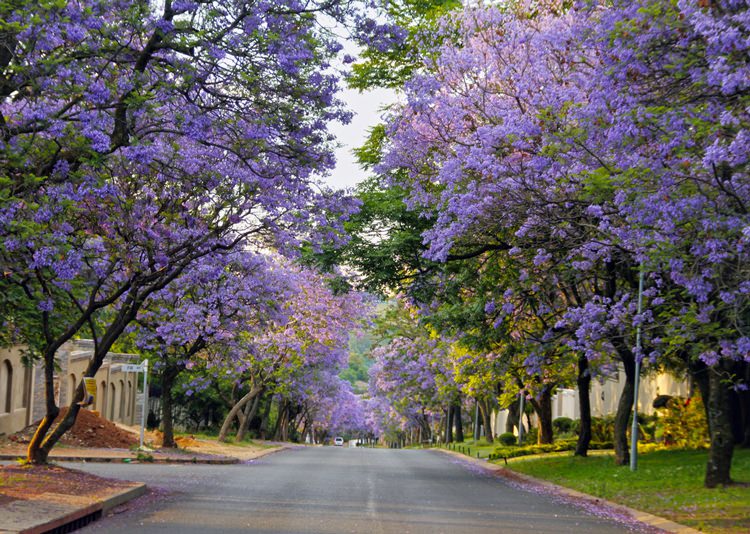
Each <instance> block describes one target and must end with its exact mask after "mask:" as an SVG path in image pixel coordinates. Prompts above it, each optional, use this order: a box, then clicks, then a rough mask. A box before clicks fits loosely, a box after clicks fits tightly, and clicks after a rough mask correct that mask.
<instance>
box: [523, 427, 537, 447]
mask: <svg viewBox="0 0 750 534" xmlns="http://www.w3.org/2000/svg"><path fill="white" fill-rule="evenodd" d="M537 441H539V429H538V428H529V429H528V430H527V431H526V432H525V433H524V435H523V442H524V443H525V444H526V445H533V444H534V443H536V442H537Z"/></svg>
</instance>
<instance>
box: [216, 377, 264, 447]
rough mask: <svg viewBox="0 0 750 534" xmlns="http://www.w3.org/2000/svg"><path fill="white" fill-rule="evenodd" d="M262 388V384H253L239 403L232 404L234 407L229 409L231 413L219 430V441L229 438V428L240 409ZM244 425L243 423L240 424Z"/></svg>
mask: <svg viewBox="0 0 750 534" xmlns="http://www.w3.org/2000/svg"><path fill="white" fill-rule="evenodd" d="M261 390H262V388H261V387H260V386H252V387H251V388H250V391H248V392H247V394H245V396H243V397H242V398H241V399H240V400H238V401H237V404H235V405H234V406H232V409H231V410H229V413H228V414H227V416H226V417H225V418H224V423H223V424H222V425H221V430H219V436H218V437H217V438H216V439H217V440H218V441H226V440H227V434H229V429H230V428H231V426H232V422H233V421H234V418H235V417H237V416H238V414H239V413H240V411H241V410H242V409H244V407H245V405H246V404H247V403H248V402H250V401H251V400H253V399H254V398H255V397H256V396H257V395H258V394H259V393H260V391H261ZM240 426H242V425H240Z"/></svg>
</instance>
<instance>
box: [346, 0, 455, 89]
mask: <svg viewBox="0 0 750 534" xmlns="http://www.w3.org/2000/svg"><path fill="white" fill-rule="evenodd" d="M461 5H462V4H461V2H459V1H457V0H397V1H393V2H388V3H387V8H386V16H387V17H388V19H389V20H391V21H393V22H395V23H396V24H398V25H399V26H400V27H401V28H404V29H406V31H407V32H408V35H407V37H406V39H404V41H403V42H402V43H401V45H400V46H392V47H389V48H388V49H386V50H382V49H379V48H378V47H373V46H371V47H368V48H366V49H365V50H364V51H363V52H362V54H361V59H362V61H360V62H359V63H356V64H355V65H353V66H352V73H351V75H350V76H349V78H348V79H347V81H348V83H349V86H350V87H352V88H354V89H359V90H360V91H363V90H366V89H372V88H374V87H390V88H394V89H400V88H401V87H403V85H404V83H405V82H406V81H408V80H409V79H410V78H411V77H412V75H413V74H414V72H415V71H416V70H418V69H419V68H421V67H422V61H421V57H422V54H423V53H424V51H425V50H426V49H427V48H428V46H429V45H434V43H433V42H430V43H429V45H428V43H427V42H426V41H425V39H429V37H428V35H427V32H428V30H429V28H430V27H432V26H434V24H435V22H436V21H437V20H438V19H439V18H440V17H441V16H442V15H444V14H446V13H448V12H450V11H451V10H454V9H458V8H460V7H461Z"/></svg>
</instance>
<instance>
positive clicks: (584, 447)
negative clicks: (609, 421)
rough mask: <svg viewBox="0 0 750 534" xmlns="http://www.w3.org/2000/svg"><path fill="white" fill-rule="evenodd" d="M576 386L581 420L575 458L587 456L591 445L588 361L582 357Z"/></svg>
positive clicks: (579, 357)
mask: <svg viewBox="0 0 750 534" xmlns="http://www.w3.org/2000/svg"><path fill="white" fill-rule="evenodd" d="M576 384H577V385H578V410H579V411H580V412H581V419H580V429H579V430H578V442H577V443H576V451H575V456H587V455H588V451H589V443H591V397H590V390H591V373H590V372H589V361H588V359H587V358H586V356H584V355H580V356H578V377H577V378H576Z"/></svg>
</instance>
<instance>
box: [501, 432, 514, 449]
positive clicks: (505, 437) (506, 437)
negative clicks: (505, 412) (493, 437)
mask: <svg viewBox="0 0 750 534" xmlns="http://www.w3.org/2000/svg"><path fill="white" fill-rule="evenodd" d="M497 439H498V441H499V442H500V443H502V444H503V445H505V446H510V445H515V444H516V441H518V438H517V437H516V435H515V434H513V432H504V433H503V434H500V435H499V436H498V437H497Z"/></svg>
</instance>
